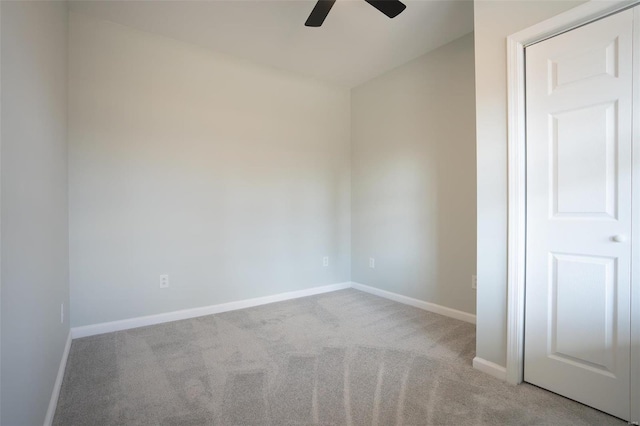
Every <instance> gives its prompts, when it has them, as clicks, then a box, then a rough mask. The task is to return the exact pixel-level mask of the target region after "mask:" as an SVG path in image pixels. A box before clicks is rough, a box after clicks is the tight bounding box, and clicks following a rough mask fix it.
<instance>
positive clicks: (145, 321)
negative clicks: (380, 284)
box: [71, 282, 351, 339]
mask: <svg viewBox="0 0 640 426" xmlns="http://www.w3.org/2000/svg"><path fill="white" fill-rule="evenodd" d="M350 287H351V283H350V282H344V283H338V284H329V285H325V286H320V287H312V288H309V289H305V290H298V291H290V292H287V293H280V294H275V295H273V296H265V297H257V298H254V299H246V300H239V301H237V302H229V303H222V304H219V305H211V306H203V307H200V308H192V309H184V310H181V311H173V312H167V313H164V314H157V315H148V316H144V317H137V318H129V319H124V320H119V321H111V322H104V323H100V324H92V325H85V326H82V327H73V328H72V329H71V335H72V337H73V338H74V339H78V338H81V337H88V336H95V335H97V334H104V333H111V332H113V331H120V330H129V329H132V328H138V327H145V326H147V325H154V324H162V323H165V322H170V321H178V320H183V319H189V318H196V317H202V316H205V315H213V314H219V313H222V312H228V311H235V310H237V309H244V308H251V307H253V306H260V305H266V304H268V303H274V302H282V301H284V300H291V299H297V298H300V297H306V296H313V295H315V294H322V293H329V292H332V291H337V290H344V289H346V288H350Z"/></svg>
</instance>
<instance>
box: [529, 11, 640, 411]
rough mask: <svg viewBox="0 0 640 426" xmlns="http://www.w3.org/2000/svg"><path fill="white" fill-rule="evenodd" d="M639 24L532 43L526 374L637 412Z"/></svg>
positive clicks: (592, 401)
mask: <svg viewBox="0 0 640 426" xmlns="http://www.w3.org/2000/svg"><path fill="white" fill-rule="evenodd" d="M633 25H634V12H633V10H627V11H623V12H620V13H617V14H615V15H612V16H609V17H607V18H604V19H602V20H599V21H596V22H593V23H591V24H588V25H585V26H583V27H580V28H577V29H574V30H572V31H569V32H566V33H564V34H561V35H558V36H556V37H553V38H550V39H548V40H545V41H542V42H540V43H537V44H535V45H533V46H530V47H527V48H526V97H527V101H526V102H527V236H526V238H527V255H526V263H527V264H526V318H525V371H524V377H525V381H527V382H530V383H533V384H535V385H538V386H541V387H543V388H546V389H549V390H551V391H553V392H556V393H559V394H561V395H564V396H566V397H568V398H571V399H574V400H576V401H579V402H582V403H584V404H587V405H590V406H592V407H594V408H597V409H599V410H602V411H605V412H607V413H610V414H613V415H615V416H617V417H620V418H623V419H627V420H628V419H629V417H630V371H631V359H630V358H631V347H630V339H631V293H630V292H631V282H632V277H631V261H632V253H631V247H632V246H631V223H632V211H631V207H632V198H631V197H632V187H631V183H632V173H633V172H634V170H633V164H632V133H633V132H632V131H633V129H632V121H633V120H632V118H633V90H632V89H633V86H632V82H633V79H632V75H633V54H634V47H633ZM637 107H638V108H640V105H638V106H637ZM635 172H636V173H637V172H640V170H636V171H635ZM639 213H640V212H635V214H639Z"/></svg>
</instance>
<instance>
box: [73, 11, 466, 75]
mask: <svg viewBox="0 0 640 426" xmlns="http://www.w3.org/2000/svg"><path fill="white" fill-rule="evenodd" d="M404 3H405V4H406V5H407V8H406V9H405V11H404V12H402V13H401V14H400V15H398V16H397V17H396V18H394V19H389V18H387V17H386V16H385V15H383V14H382V13H380V12H379V11H378V10H376V9H374V8H373V7H372V6H370V5H369V4H367V3H366V2H365V1H364V0H338V1H337V2H336V4H335V6H334V7H333V9H332V10H331V12H330V13H329V16H328V17H327V19H326V21H325V22H324V25H323V26H322V27H320V28H308V27H305V26H304V22H305V20H306V19H307V17H308V16H309V13H310V12H311V9H313V6H314V5H315V1H313V0H288V1H272V0H250V1H247V0H227V1H219V0H215V1H211V0H209V1H185V0H174V1H166V0H165V1H158V0H155V1H131V0H127V1H113V0H108V1H100V0H99V1H74V2H71V10H72V11H76V12H80V13H84V14H86V15H89V16H93V17H95V18H99V19H104V20H108V21H112V22H116V23H119V24H123V25H127V26H130V27H133V28H137V29H140V30H143V31H148V32H151V33H156V34H160V35H163V36H167V37H171V38H173V39H177V40H180V41H183V42H187V43H192V44H195V45H198V46H201V47H204V48H208V49H211V50H214V51H217V52H223V53H226V54H230V55H234V56H236V57H239V58H243V59H246V60H250V61H253V62H256V63H260V64H265V65H269V66H272V67H275V68H279V69H283V70H288V71H292V72H296V73H299V74H303V75H306V76H310V77H315V78H318V79H320V80H324V81H329V82H332V83H337V84H339V85H342V86H346V87H354V86H357V85H359V84H361V83H363V82H365V81H367V80H369V79H371V78H373V77H376V76H378V75H380V74H382V73H384V72H385V71H388V70H390V69H392V68H395V67H397V66H398V65H401V64H403V63H405V62H408V61H410V60H411V59H414V58H417V57H418V56H421V55H423V54H424V53H426V52H429V51H431V50H433V49H435V48H437V47H440V46H442V45H444V44H446V43H448V42H450V41H453V40H455V39H456V38H458V37H461V36H463V35H465V34H467V33H469V32H471V31H473V1H470V0H440V1H435V0H404Z"/></svg>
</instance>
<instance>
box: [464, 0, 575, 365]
mask: <svg viewBox="0 0 640 426" xmlns="http://www.w3.org/2000/svg"><path fill="white" fill-rule="evenodd" d="M580 3H582V1H540V0H530V1H486V0H475V3H474V6H475V9H474V12H475V18H474V19H475V72H476V123H477V173H478V190H477V194H478V218H477V220H478V300H477V326H476V342H477V343H476V345H477V347H476V356H478V357H480V358H483V359H485V360H487V361H490V362H494V363H496V364H498V365H502V366H504V365H505V364H506V319H507V75H506V73H507V64H506V57H507V54H506V37H507V36H509V35H511V34H513V33H516V32H518V31H520V30H523V29H525V28H527V27H530V26H532V25H534V24H536V23H538V22H541V21H544V20H545V19H548V18H550V17H552V16H555V15H558V14H560V13H561V12H564V11H566V10H568V9H570V8H572V7H575V6H577V5H579V4H580Z"/></svg>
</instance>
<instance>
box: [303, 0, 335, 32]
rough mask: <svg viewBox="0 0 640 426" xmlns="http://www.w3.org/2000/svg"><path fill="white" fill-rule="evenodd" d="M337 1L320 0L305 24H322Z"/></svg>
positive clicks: (309, 25) (313, 25)
mask: <svg viewBox="0 0 640 426" xmlns="http://www.w3.org/2000/svg"><path fill="white" fill-rule="evenodd" d="M335 2H336V0H318V2H317V3H316V5H315V7H314V8H313V10H312V11H311V15H309V17H308V18H307V22H305V23H304V25H305V26H307V27H319V26H320V25H322V23H323V22H324V20H325V18H326V17H327V15H328V14H329V11H330V10H331V8H332V7H333V4H334V3H335Z"/></svg>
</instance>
